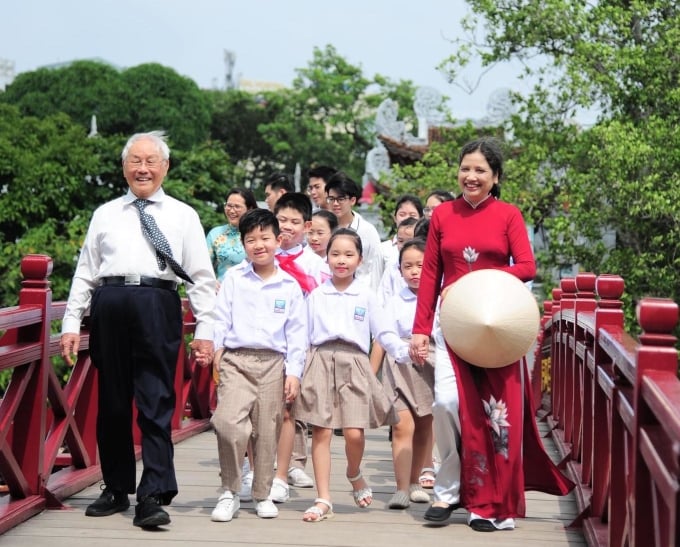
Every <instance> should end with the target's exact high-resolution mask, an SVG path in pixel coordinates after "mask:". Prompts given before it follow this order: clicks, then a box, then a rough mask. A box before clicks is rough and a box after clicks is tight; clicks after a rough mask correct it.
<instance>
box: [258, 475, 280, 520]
mask: <svg viewBox="0 0 680 547" xmlns="http://www.w3.org/2000/svg"><path fill="white" fill-rule="evenodd" d="M274 480H276V479H274ZM255 512H256V513H257V516H258V517H260V518H261V519H273V518H276V517H278V516H279V510H278V509H277V508H276V505H274V502H273V501H272V500H270V499H266V500H260V501H258V502H257V505H255Z"/></svg>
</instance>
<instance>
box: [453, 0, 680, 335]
mask: <svg viewBox="0 0 680 547" xmlns="http://www.w3.org/2000/svg"><path fill="white" fill-rule="evenodd" d="M468 4H469V5H470V6H471V7H472V10H473V13H474V15H472V16H470V17H469V18H468V19H467V20H466V22H465V27H466V28H467V30H468V31H469V33H470V35H469V36H470V38H469V39H463V40H460V41H458V42H457V43H455V44H454V46H455V48H456V52H455V53H454V54H453V55H452V56H451V57H450V58H449V59H447V60H446V61H445V62H444V63H443V66H444V67H445V68H446V69H447V70H448V71H449V73H450V76H451V79H452V80H455V79H456V78H457V77H458V76H459V75H460V70H461V69H462V68H463V67H464V66H466V64H468V63H469V62H470V61H471V60H472V59H477V58H479V59H481V60H482V63H483V65H484V66H485V67H488V66H491V65H493V64H494V63H497V62H502V61H507V60H515V61H520V62H523V63H525V65H524V66H525V77H526V78H529V81H531V82H532V83H533V84H534V87H533V90H532V92H531V93H530V94H528V95H526V96H515V102H516V105H517V107H518V110H517V114H516V115H515V116H514V117H513V118H512V119H511V120H510V121H509V123H508V124H507V127H506V128H505V129H506V134H507V135H512V138H511V144H512V148H513V149H514V150H515V151H516V152H517V153H516V154H515V155H514V156H513V157H512V159H511V160H510V161H509V162H508V178H507V181H508V184H507V186H508V187H509V188H510V189H511V195H512V196H513V197H514V198H515V199H516V200H517V201H518V203H519V204H520V205H521V206H522V208H523V210H524V211H525V214H526V215H527V217H528V220H529V221H530V222H532V223H533V224H534V226H535V227H536V228H537V229H538V230H540V231H543V232H544V234H545V235H546V237H547V243H548V246H547V249H546V250H545V252H544V253H542V255H541V256H540V257H539V258H540V261H541V264H542V265H543V266H544V267H546V268H547V269H551V268H553V267H557V266H559V265H560V264H569V263H578V264H579V265H580V267H581V269H582V270H585V271H593V272H596V273H618V274H620V275H622V276H623V277H624V279H625V281H626V298H627V299H628V301H629V305H628V306H627V310H626V312H627V319H628V321H629V327H632V326H633V325H634V321H633V320H632V319H633V309H634V307H633V306H632V305H630V304H633V303H635V302H636V301H637V300H638V299H639V298H641V297H643V296H646V295H655V296H665V297H670V298H673V299H675V300H676V301H677V300H679V299H680V283H679V282H678V275H677V272H678V271H679V268H680V220H679V219H680V188H679V187H678V185H677V184H674V183H673V182H672V181H673V180H675V179H676V178H677V173H678V171H679V169H680V131H679V130H678V127H680V123H679V122H680V119H679V117H680V92H679V91H678V90H679V89H680V85H679V83H680V82H679V81H678V75H679V73H680V63H679V62H678V52H679V51H680V25H678V20H679V17H680V6H679V5H678V4H677V2H672V1H670V0H644V1H643V0H632V1H630V2H621V1H619V0H601V1H599V2H583V1H579V2H574V1H572V0H546V1H544V2H534V1H532V0H468ZM482 35H483V37H482ZM584 110H588V111H591V112H592V111H595V112H597V113H598V115H597V121H596V122H595V124H594V125H592V126H589V127H585V128H582V127H578V125H577V124H575V123H574V122H573V119H574V118H576V117H577V116H579V115H581V113H582V112H583V111H584ZM607 232H609V233H613V234H614V235H615V245H614V246H613V248H609V247H606V246H605V245H604V243H603V234H605V233H607ZM548 280H549V279H548V276H547V275H546V281H548Z"/></svg>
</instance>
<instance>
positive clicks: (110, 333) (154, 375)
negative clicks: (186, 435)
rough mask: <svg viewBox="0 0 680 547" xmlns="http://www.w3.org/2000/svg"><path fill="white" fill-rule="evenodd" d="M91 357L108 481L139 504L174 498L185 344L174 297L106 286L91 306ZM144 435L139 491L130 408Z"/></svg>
mask: <svg viewBox="0 0 680 547" xmlns="http://www.w3.org/2000/svg"><path fill="white" fill-rule="evenodd" d="M90 317H91V330H90V355H91V357H92V363H93V365H94V366H95V367H96V368H97V370H98V372H99V405H98V406H99V408H98V414H97V444H98V446H99V459H100V462H101V468H102V475H103V478H104V482H105V483H106V485H107V486H108V487H109V488H113V489H115V490H119V491H122V492H127V493H128V494H133V493H134V492H135V490H136V491H137V499H138V500H140V499H142V498H144V497H145V496H148V495H160V496H161V501H162V503H164V504H168V503H170V500H172V498H173V497H174V496H176V495H177V480H176V478H175V467H174V464H173V454H174V448H173V444H172V438H171V419H172V414H173V412H174V410H175V391H174V378H175V369H176V366H177V354H178V351H179V347H180V343H181V338H182V310H181V303H180V299H179V295H178V294H177V292H176V291H169V290H166V289H156V288H152V287H115V286H104V287H98V288H97V289H95V291H94V294H93V296H92V305H91V312H90ZM133 399H134V401H135V403H136V405H137V411H138V415H137V424H138V425H139V429H140V431H141V433H142V462H143V472H142V477H141V479H140V482H139V487H138V488H136V489H135V483H136V463H135V454H134V443H133V438H132V401H133Z"/></svg>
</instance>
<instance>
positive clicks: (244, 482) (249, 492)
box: [238, 471, 253, 501]
mask: <svg viewBox="0 0 680 547" xmlns="http://www.w3.org/2000/svg"><path fill="white" fill-rule="evenodd" d="M238 497H239V498H241V499H242V500H243V501H252V500H253V472H252V471H248V472H247V473H246V474H245V475H242V476H241V491H240V492H239V493H238Z"/></svg>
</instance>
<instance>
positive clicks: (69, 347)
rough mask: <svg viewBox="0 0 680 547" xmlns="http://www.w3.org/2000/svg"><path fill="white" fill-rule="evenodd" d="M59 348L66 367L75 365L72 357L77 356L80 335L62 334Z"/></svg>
mask: <svg viewBox="0 0 680 547" xmlns="http://www.w3.org/2000/svg"><path fill="white" fill-rule="evenodd" d="M59 347H61V356H62V357H63V358H64V361H66V364H67V365H68V366H70V367H72V366H73V365H74V364H75V361H74V360H73V356H75V355H77V354H78V348H79V347H80V334H75V333H73V332H67V333H65V334H62V335H61V340H60V342H59Z"/></svg>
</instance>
